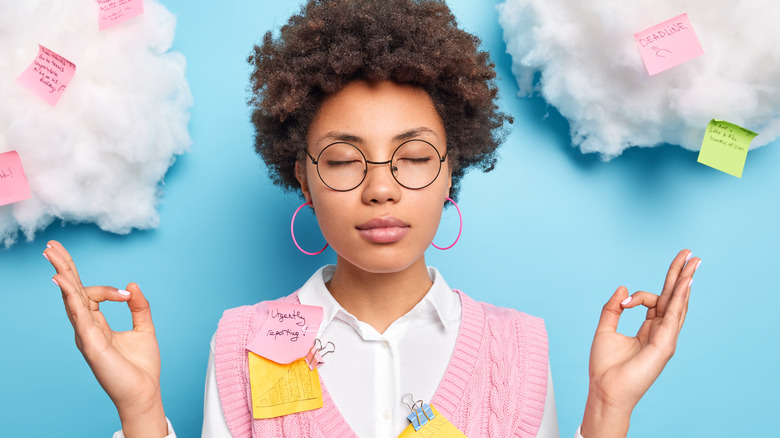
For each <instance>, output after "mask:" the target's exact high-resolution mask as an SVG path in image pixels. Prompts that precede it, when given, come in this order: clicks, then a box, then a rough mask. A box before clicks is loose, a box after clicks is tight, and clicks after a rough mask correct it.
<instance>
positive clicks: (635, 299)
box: [620, 290, 658, 309]
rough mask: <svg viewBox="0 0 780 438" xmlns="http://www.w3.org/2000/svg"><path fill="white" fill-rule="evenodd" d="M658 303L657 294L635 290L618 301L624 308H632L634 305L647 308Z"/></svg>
mask: <svg viewBox="0 0 780 438" xmlns="http://www.w3.org/2000/svg"><path fill="white" fill-rule="evenodd" d="M657 303H658V295H656V294H654V293H650V292H645V291H641V290H640V291H636V292H634V293H633V294H631V296H630V297H628V298H626V299H625V300H623V301H621V302H620V305H621V306H622V307H623V308H624V309H632V308H634V307H636V306H645V307H647V308H648V309H652V308H654V307H655V306H656V305H657Z"/></svg>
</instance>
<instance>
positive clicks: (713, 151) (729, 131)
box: [697, 119, 758, 178]
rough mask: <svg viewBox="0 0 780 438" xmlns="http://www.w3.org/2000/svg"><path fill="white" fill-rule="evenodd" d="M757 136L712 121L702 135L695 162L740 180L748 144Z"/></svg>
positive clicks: (723, 123) (744, 130)
mask: <svg viewBox="0 0 780 438" xmlns="http://www.w3.org/2000/svg"><path fill="white" fill-rule="evenodd" d="M757 135H758V134H756V133H755V132H753V131H749V130H747V129H745V128H743V127H741V126H737V125H735V124H733V123H729V122H724V121H723V120H715V119H712V120H711V121H710V124H709V125H707V131H706V132H705V133H704V140H703V141H702V142H701V150H700V151H699V159H698V160H697V161H698V162H699V163H701V164H706V165H707V166H710V167H712V168H713V169H718V170H720V171H722V172H726V173H728V174H729V175H734V176H736V177H737V178H742V169H743V168H744V167H745V159H747V153H748V148H749V147H750V142H751V141H753V138H755V136H757Z"/></svg>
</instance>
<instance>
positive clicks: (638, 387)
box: [582, 250, 701, 438]
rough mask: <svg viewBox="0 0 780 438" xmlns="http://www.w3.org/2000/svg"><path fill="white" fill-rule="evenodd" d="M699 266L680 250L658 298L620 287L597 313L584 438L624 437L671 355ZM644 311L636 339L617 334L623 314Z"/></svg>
mask: <svg viewBox="0 0 780 438" xmlns="http://www.w3.org/2000/svg"><path fill="white" fill-rule="evenodd" d="M700 262H701V260H699V259H698V258H696V257H694V258H691V252H690V251H689V250H682V251H680V252H679V253H678V254H677V257H675V258H674V260H673V261H672V264H671V266H670V267H669V272H668V273H667V275H666V281H665V282H664V287H663V291H662V292H661V295H660V296H659V295H656V294H653V293H650V292H642V291H639V292H636V293H634V294H633V295H631V296H630V297H629V295H628V290H627V289H626V288H625V287H623V286H620V287H619V288H618V289H617V290H616V291H615V293H614V294H613V295H612V297H611V298H610V299H609V301H608V302H607V304H605V305H604V308H603V310H602V312H601V318H600V320H599V324H598V327H597V328H596V335H595V336H594V338H593V345H592V347H591V350H590V386H589V391H588V401H587V403H586V405H585V416H584V417H583V420H582V436H583V437H584V438H597V437H625V436H626V434H627V433H628V424H629V421H630V418H631V412H632V411H633V409H634V406H636V404H637V403H638V402H639V399H640V398H642V396H643V395H644V394H645V392H647V390H648V389H649V388H650V385H652V384H653V382H654V381H655V379H656V378H657V377H658V375H659V374H661V371H662V370H663V369H664V367H665V366H666V363H667V362H668V361H669V359H671V358H672V356H673V355H674V351H675V348H676V346H677V337H678V336H679V334H680V329H682V326H683V322H684V321H685V314H686V313H687V311H688V298H689V297H690V290H691V283H692V282H693V274H694V272H695V271H696V268H698V267H699V263H700ZM639 305H642V306H645V307H647V317H646V318H645V321H644V323H642V326H641V327H640V328H639V331H638V332H637V334H636V336H634V337H629V336H624V335H622V334H620V333H618V332H617V327H618V321H619V320H620V315H621V314H622V313H623V309H626V308H633V307H636V306H639Z"/></svg>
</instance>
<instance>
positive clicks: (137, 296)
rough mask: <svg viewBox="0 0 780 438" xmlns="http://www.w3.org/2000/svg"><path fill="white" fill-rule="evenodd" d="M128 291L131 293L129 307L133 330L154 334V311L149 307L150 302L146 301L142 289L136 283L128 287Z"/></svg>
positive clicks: (128, 301)
mask: <svg viewBox="0 0 780 438" xmlns="http://www.w3.org/2000/svg"><path fill="white" fill-rule="evenodd" d="M127 291H128V292H130V298H129V299H128V300H127V307H128V308H129V309H130V314H131V315H132V316H133V330H134V331H141V332H149V333H154V324H153V323H152V310H151V308H150V307H149V301H147V300H146V298H145V297H144V294H143V293H142V292H141V288H140V287H138V285H137V284H135V283H130V284H128V285H127Z"/></svg>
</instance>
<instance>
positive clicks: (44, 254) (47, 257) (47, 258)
mask: <svg viewBox="0 0 780 438" xmlns="http://www.w3.org/2000/svg"><path fill="white" fill-rule="evenodd" d="M43 256H44V257H46V260H47V261H48V262H51V260H49V256H47V255H46V253H43Z"/></svg>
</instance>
